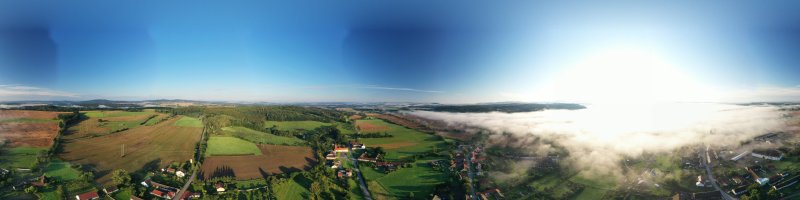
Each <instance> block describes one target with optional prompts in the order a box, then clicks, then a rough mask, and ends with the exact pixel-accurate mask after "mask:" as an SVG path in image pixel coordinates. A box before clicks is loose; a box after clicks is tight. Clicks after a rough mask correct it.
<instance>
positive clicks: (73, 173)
mask: <svg viewBox="0 0 800 200" xmlns="http://www.w3.org/2000/svg"><path fill="white" fill-rule="evenodd" d="M44 174H45V175H47V177H50V178H55V179H56V180H58V181H61V182H64V181H70V180H75V179H78V176H80V172H79V171H78V170H76V169H74V168H72V167H71V165H70V164H69V163H68V162H64V161H62V160H60V159H53V160H51V161H50V164H48V165H47V167H46V168H45V169H44Z"/></svg>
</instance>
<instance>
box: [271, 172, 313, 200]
mask: <svg viewBox="0 0 800 200" xmlns="http://www.w3.org/2000/svg"><path fill="white" fill-rule="evenodd" d="M309 187H311V180H308V179H306V178H305V177H304V176H302V175H300V174H296V175H294V176H292V178H291V179H290V180H287V181H285V182H281V183H279V184H277V185H275V186H273V188H274V189H275V197H277V198H278V199H280V200H284V199H286V200H294V199H298V200H299V199H308V195H309V194H310V192H309V191H308V189H306V188H309Z"/></svg>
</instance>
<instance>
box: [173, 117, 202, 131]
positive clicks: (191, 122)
mask: <svg viewBox="0 0 800 200" xmlns="http://www.w3.org/2000/svg"><path fill="white" fill-rule="evenodd" d="M175 126H185V127H198V128H202V127H203V122H202V121H200V120H199V119H197V118H192V117H186V116H184V117H182V118H181V119H179V120H178V121H177V122H175Z"/></svg>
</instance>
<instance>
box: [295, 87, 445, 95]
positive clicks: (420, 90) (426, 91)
mask: <svg viewBox="0 0 800 200" xmlns="http://www.w3.org/2000/svg"><path fill="white" fill-rule="evenodd" d="M305 88H307V89H330V88H349V89H371V90H394V91H408V92H421V93H444V91H438V90H422V89H414V88H401V87H385V86H379V85H331V86H310V87H305Z"/></svg>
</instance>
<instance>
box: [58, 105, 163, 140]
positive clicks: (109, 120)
mask: <svg viewBox="0 0 800 200" xmlns="http://www.w3.org/2000/svg"><path fill="white" fill-rule="evenodd" d="M82 113H83V114H84V116H86V118H84V119H82V120H81V121H80V123H78V124H77V125H73V126H71V127H69V128H68V129H67V131H66V132H65V133H64V138H65V139H79V138H87V137H98V136H103V135H108V134H111V133H113V132H115V131H120V130H124V129H133V128H136V127H139V126H141V125H143V124H145V123H147V122H149V120H150V119H151V118H153V116H156V117H155V118H165V117H167V116H168V115H167V114H162V113H154V112H127V111H87V112H82ZM152 124H155V123H151V125H152Z"/></svg>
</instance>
